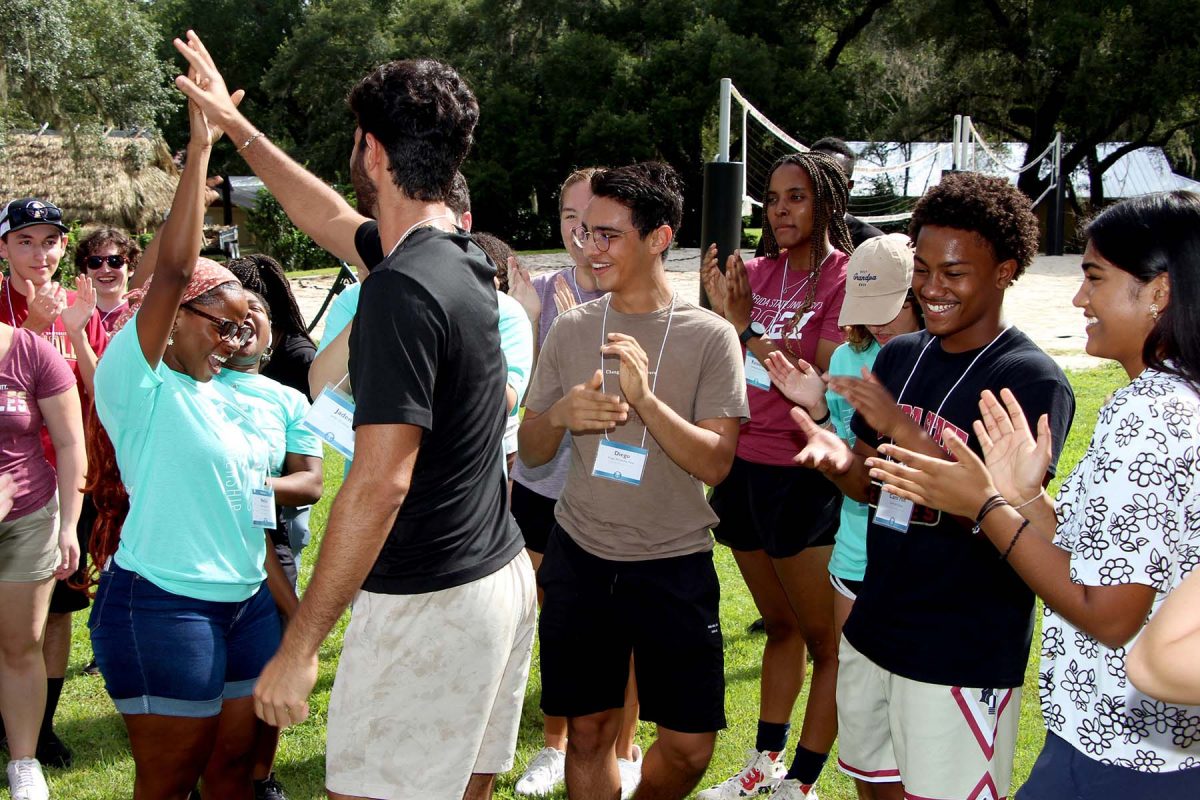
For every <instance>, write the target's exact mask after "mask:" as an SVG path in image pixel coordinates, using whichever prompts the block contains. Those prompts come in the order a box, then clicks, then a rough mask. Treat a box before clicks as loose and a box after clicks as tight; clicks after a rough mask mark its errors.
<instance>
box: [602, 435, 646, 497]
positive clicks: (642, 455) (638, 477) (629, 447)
mask: <svg viewBox="0 0 1200 800" xmlns="http://www.w3.org/2000/svg"><path fill="white" fill-rule="evenodd" d="M649 454H650V451H649V450H646V449H644V448H641V447H638V446H637V445H634V444H621V443H620V442H612V441H608V440H601V442H600V448H599V449H598V450H597V451H596V465H595V466H594V467H592V475H593V476H594V477H596V478H606V479H608V480H610V481H617V482H618V483H627V484H629V485H630V486H640V485H641V483H642V470H644V469H645V468H646V456H648V455H649Z"/></svg>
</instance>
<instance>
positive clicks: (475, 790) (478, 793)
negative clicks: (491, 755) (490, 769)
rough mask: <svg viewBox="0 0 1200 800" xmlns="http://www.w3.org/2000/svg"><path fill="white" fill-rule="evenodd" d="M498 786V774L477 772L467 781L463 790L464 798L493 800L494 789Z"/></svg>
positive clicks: (464, 799)
mask: <svg viewBox="0 0 1200 800" xmlns="http://www.w3.org/2000/svg"><path fill="white" fill-rule="evenodd" d="M495 788H496V776H495V775H493V774H490V773H482V772H476V773H475V774H473V775H472V776H471V780H469V781H467V788H466V790H464V791H463V800H491V797H492V791H493V790H494V789H495Z"/></svg>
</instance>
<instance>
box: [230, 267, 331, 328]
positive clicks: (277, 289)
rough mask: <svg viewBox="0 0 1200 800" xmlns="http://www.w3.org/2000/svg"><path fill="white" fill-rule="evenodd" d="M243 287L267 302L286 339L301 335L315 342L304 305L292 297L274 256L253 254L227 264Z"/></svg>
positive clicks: (281, 268) (290, 287) (285, 277)
mask: <svg viewBox="0 0 1200 800" xmlns="http://www.w3.org/2000/svg"><path fill="white" fill-rule="evenodd" d="M225 266H227V267H228V268H229V271H230V272H232V273H233V274H234V275H235V276H236V277H237V279H238V282H240V283H241V284H242V286H243V287H245V288H247V289H249V290H250V291H252V292H257V293H258V294H259V295H261V296H262V297H263V298H264V299H265V300H266V302H267V307H268V311H267V313H268V314H270V316H271V320H272V323H276V322H277V323H278V324H279V327H280V328H281V329H282V330H283V334H284V335H285V336H290V335H293V334H294V335H297V336H303V337H304V338H305V339H308V340H309V341H312V337H310V336H309V335H308V325H307V324H306V323H305V322H304V314H303V313H302V312H301V311H300V304H299V303H297V302H296V297H295V295H293V294H292V285H291V283H289V282H288V279H287V275H285V274H284V272H283V267H282V266H280V264H279V262H278V261H276V260H275V259H273V258H271V257H270V256H267V255H263V254H261V253H253V254H251V255H248V256H242V257H241V258H235V259H233V260H232V261H230V262H229V263H228V264H226V265H225Z"/></svg>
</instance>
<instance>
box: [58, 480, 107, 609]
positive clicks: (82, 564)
mask: <svg viewBox="0 0 1200 800" xmlns="http://www.w3.org/2000/svg"><path fill="white" fill-rule="evenodd" d="M96 516H97V514H96V504H95V503H93V502H92V496H91V495H88V494H85V495H84V496H83V505H82V506H81V507H80V509H79V524H78V525H76V526H75V535H76V536H78V537H79V569H77V570H76V571H75V574H74V575H72V576H71V577H70V578H67V579H66V580H65V581H55V582H54V591H53V592H52V593H51V594H50V613H51V614H70V613H73V612H75V611H83V610H84V609H85V608H87V607H88V602H89V601H88V596H87V592H86V591H85V590H83V589H75V588H72V587H71V586H70V585H69V584H70V583H71V582H72V581H73V582H76V583H80V584H82V583H83V581H84V579H85V578H86V577H87V558H88V542H89V541H90V540H91V538H92V526H93V525H95V524H96Z"/></svg>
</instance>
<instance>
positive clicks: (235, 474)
mask: <svg viewBox="0 0 1200 800" xmlns="http://www.w3.org/2000/svg"><path fill="white" fill-rule="evenodd" d="M96 412H97V414H98V415H99V417H100V421H101V422H102V423H103V424H104V428H105V430H107V431H108V435H109V438H110V439H111V440H112V443H113V449H114V450H115V451H116V456H117V465H118V467H119V468H120V470H121V480H122V481H123V482H124V484H125V488H126V489H127V490H128V492H129V515H128V517H126V519H125V525H124V527H123V528H122V530H121V543H120V545H119V547H118V548H117V553H116V559H117V564H119V565H120V566H121V567H122V568H124V569H128V570H132V571H134V572H136V573H138V574H139V575H141V576H142V577H144V578H146V579H148V580H149V581H150V582H151V583H153V584H154V585H155V586H158V587H159V588H160V589H163V590H164V591H168V592H171V593H173V594H178V595H183V596H185V597H192V598H195V599H198V600H209V601H214V602H241V601H242V600H245V599H247V598H248V597H250V596H251V595H253V594H254V592H255V591H257V590H258V587H259V586H260V585H261V584H262V582H263V581H264V580H265V579H266V572H265V570H264V569H263V559H264V558H265V557H266V538H265V536H264V535H263V529H262V528H257V527H254V526H253V525H252V524H251V515H250V492H251V490H252V489H254V488H256V487H258V486H261V485H262V483H263V481H265V480H266V476H267V472H268V469H269V462H270V445H269V443H268V441H267V438H266V436H265V434H264V433H263V432H262V431H261V430H260V429H259V426H258V425H257V424H256V422H255V420H254V418H253V417H252V416H251V414H250V413H248V412H247V411H246V410H244V409H242V408H241V404H240V402H239V401H238V398H237V396H236V395H235V394H234V393H233V391H232V390H231V389H230V388H229V387H228V386H225V385H224V384H222V383H221V382H220V381H216V380H211V381H207V382H204V383H200V382H197V381H195V380H193V379H192V378H190V377H188V376H187V375H184V374H183V373H181V372H175V371H174V370H172V369H171V368H170V367H168V366H167V365H166V364H163V363H161V362H160V363H159V365H158V366H157V367H156V368H153V369H152V368H151V367H150V365H149V364H148V363H147V362H146V358H145V356H143V355H142V348H141V345H140V344H139V342H138V338H137V317H136V316H135V317H134V318H133V319H132V320H130V321H129V323H128V324H127V325H126V326H125V327H124V328H122V329H121V330H120V331H118V332H117V333H116V335H114V336H113V338H112V341H110V342H109V343H108V347H107V349H106V350H105V352H104V357H103V358H101V359H100V363H99V365H98V366H97V368H96Z"/></svg>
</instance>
